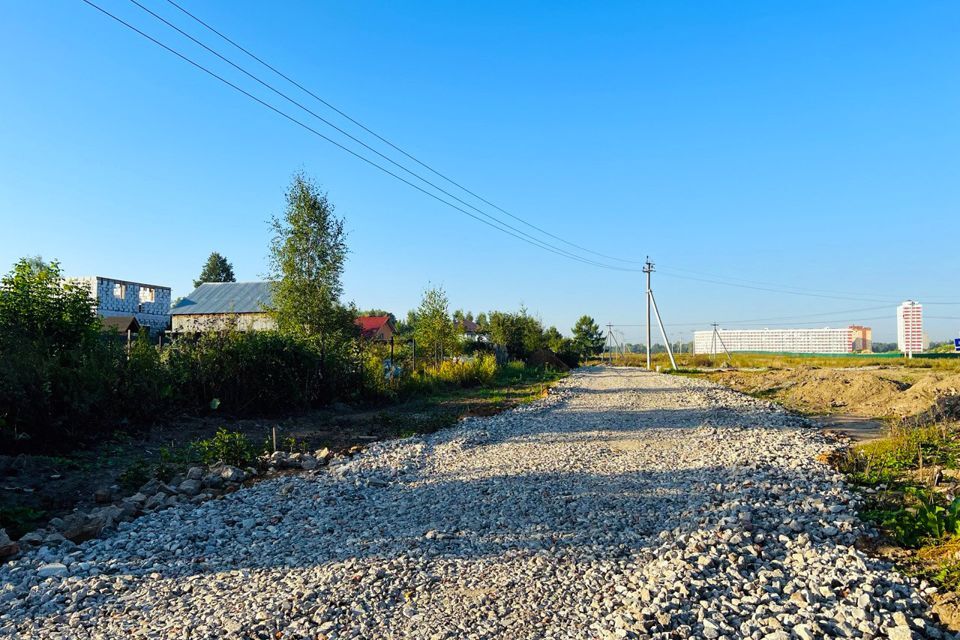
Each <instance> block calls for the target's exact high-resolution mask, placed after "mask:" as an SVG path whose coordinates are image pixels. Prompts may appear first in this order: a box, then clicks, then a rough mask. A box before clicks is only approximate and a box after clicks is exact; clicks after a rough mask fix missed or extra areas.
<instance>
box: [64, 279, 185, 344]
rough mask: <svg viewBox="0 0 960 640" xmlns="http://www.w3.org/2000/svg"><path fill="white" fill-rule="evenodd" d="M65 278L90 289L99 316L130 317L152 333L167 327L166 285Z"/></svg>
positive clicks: (167, 297) (168, 298) (168, 299)
mask: <svg viewBox="0 0 960 640" xmlns="http://www.w3.org/2000/svg"><path fill="white" fill-rule="evenodd" d="M67 280H68V281H69V282H71V283H73V284H76V285H79V286H82V287H85V288H86V289H88V290H89V291H90V296H91V297H92V298H93V299H94V300H95V301H96V309H97V315H99V316H100V317H101V318H122V317H128V318H129V317H133V318H135V319H136V321H137V324H138V325H139V326H140V327H147V328H149V329H150V330H151V331H154V332H156V331H166V330H167V328H168V327H169V326H170V287H163V286H159V285H155V284H144V283H142V282H132V281H130V280H117V279H116V278H106V277H104V276H89V277H82V278H68V279H67Z"/></svg>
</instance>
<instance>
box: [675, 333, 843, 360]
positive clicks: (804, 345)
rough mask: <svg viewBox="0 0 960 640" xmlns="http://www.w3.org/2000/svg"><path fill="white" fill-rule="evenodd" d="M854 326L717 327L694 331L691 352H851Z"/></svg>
mask: <svg viewBox="0 0 960 640" xmlns="http://www.w3.org/2000/svg"><path fill="white" fill-rule="evenodd" d="M853 333H854V332H853V330H852V329H851V328H850V327H843V328H838V329H831V328H823V329H718V330H717V332H716V334H714V332H713V331H712V330H711V331H695V332H694V334H693V352H694V353H702V354H711V355H712V354H717V353H723V352H724V348H726V350H727V351H731V352H732V351H767V352H774V353H850V352H852V351H853V338H854V335H853Z"/></svg>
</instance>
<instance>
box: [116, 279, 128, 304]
mask: <svg viewBox="0 0 960 640" xmlns="http://www.w3.org/2000/svg"><path fill="white" fill-rule="evenodd" d="M113 297H114V298H119V299H120V300H126V299H127V285H125V284H123V283H122V282H115V283H114V284H113Z"/></svg>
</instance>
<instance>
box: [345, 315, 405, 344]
mask: <svg viewBox="0 0 960 640" xmlns="http://www.w3.org/2000/svg"><path fill="white" fill-rule="evenodd" d="M354 322H356V324H357V326H358V327H360V337H361V338H363V339H364V340H374V341H376V342H390V340H391V339H392V338H393V335H394V334H395V333H396V332H397V328H396V326H394V324H393V320H392V319H391V318H390V316H360V317H359V318H357V319H356V320H355V321H354Z"/></svg>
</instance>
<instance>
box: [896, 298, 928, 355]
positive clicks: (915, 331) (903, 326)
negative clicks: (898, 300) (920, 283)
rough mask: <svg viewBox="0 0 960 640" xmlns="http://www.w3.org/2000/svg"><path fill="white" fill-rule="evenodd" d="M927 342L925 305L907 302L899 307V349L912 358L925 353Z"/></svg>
mask: <svg viewBox="0 0 960 640" xmlns="http://www.w3.org/2000/svg"><path fill="white" fill-rule="evenodd" d="M925 342H926V340H925V339H924V333H923V305H922V304H920V303H919V302H914V301H913V300H906V301H904V302H903V304H901V305H900V306H899V307H897V349H899V350H900V351H901V352H902V353H905V354H907V356H911V355H913V354H915V353H923V350H924V347H925V346H926V344H925Z"/></svg>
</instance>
